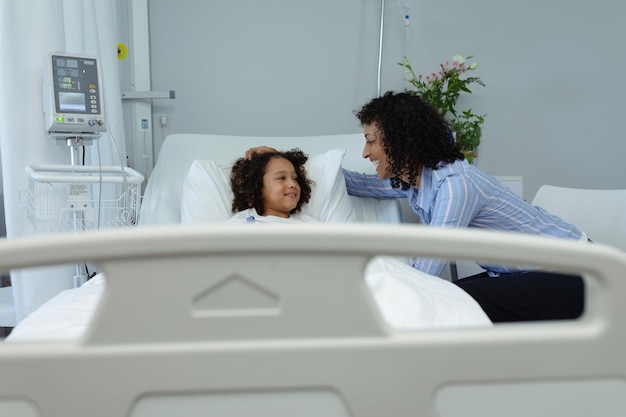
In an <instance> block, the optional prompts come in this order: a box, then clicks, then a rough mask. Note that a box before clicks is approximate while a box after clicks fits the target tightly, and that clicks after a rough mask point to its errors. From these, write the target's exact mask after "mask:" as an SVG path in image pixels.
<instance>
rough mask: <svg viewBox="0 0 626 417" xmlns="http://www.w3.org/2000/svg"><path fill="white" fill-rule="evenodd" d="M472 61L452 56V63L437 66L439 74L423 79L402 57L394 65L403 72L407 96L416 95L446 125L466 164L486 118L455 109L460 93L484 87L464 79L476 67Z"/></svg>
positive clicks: (472, 155)
mask: <svg viewBox="0 0 626 417" xmlns="http://www.w3.org/2000/svg"><path fill="white" fill-rule="evenodd" d="M472 58H473V55H469V56H467V57H464V56H463V55H455V56H454V57H452V63H450V62H449V61H446V63H445V64H441V65H440V67H441V70H440V71H438V72H433V73H432V74H430V75H427V76H422V75H416V74H415V72H414V71H413V68H411V64H410V63H409V61H408V59H407V58H406V57H404V60H403V61H402V62H398V65H400V66H402V67H404V68H405V71H406V81H408V82H409V84H411V86H412V88H413V89H409V90H408V92H409V93H413V94H419V95H420V96H421V97H422V98H423V99H424V100H426V101H427V102H429V103H430V104H432V105H433V106H434V107H435V108H437V109H438V110H439V111H440V112H441V114H442V115H443V116H444V117H445V118H446V119H447V120H448V121H449V122H450V127H451V129H452V132H453V135H454V137H455V140H456V142H457V143H458V145H459V147H460V148H461V151H462V152H463V154H464V155H465V156H466V158H467V159H468V161H469V162H470V163H471V162H473V161H474V158H476V155H477V154H476V148H478V145H479V144H480V137H481V134H482V125H483V123H484V121H485V117H486V115H485V114H483V115H478V114H475V113H473V112H472V109H471V108H470V109H467V110H461V109H459V108H458V107H457V101H458V99H459V97H460V96H461V93H471V92H472V90H470V86H471V85H472V84H478V85H481V86H483V87H484V86H485V84H484V83H483V82H482V81H481V79H480V78H478V77H468V76H467V73H468V72H469V71H474V70H475V69H476V68H478V63H476V62H472V63H469V60H471V59H472Z"/></svg>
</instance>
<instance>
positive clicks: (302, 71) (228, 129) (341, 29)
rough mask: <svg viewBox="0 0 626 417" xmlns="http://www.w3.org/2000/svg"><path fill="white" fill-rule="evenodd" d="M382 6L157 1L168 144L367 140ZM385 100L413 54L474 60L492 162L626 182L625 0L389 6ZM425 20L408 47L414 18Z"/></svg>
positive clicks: (418, 61) (542, 176)
mask: <svg viewBox="0 0 626 417" xmlns="http://www.w3.org/2000/svg"><path fill="white" fill-rule="evenodd" d="M380 3H381V2H380V0H342V1H335V0H317V1H315V2H311V1H296V0H268V1H263V2H259V1H257V0H239V1H236V2H226V1H219V2H218V1H209V2H198V1H195V0H179V1H176V2H174V1H170V0H149V12H150V13H149V18H150V32H151V34H150V39H151V50H150V53H151V58H152V87H153V90H155V91H162V90H175V91H176V99H175V100H166V101H155V102H154V119H153V120H154V121H155V143H156V147H157V150H158V148H159V147H160V143H161V141H162V136H163V134H164V131H162V130H159V126H158V118H159V116H160V115H166V116H168V126H167V133H180V132H190V133H191V132H202V133H224V134H238V135H268V136H269V135H277V136H286V135H300V134H301V135H310V134H332V133H348V132H356V131H360V128H359V126H358V122H357V120H356V118H355V117H354V115H353V111H354V110H355V109H357V108H359V107H360V106H361V105H362V104H364V103H365V102H366V101H367V100H369V99H370V98H371V97H373V96H375V95H376V92H377V79H376V74H377V59H378V30H379V17H380V15H379V13H380ZM385 12H386V20H385V38H384V39H385V42H384V54H383V68H382V91H383V92H384V91H386V90H390V89H394V90H399V89H402V88H404V87H405V83H404V82H403V80H402V78H403V72H402V69H401V68H400V67H399V66H397V65H396V63H397V62H398V61H400V60H401V59H402V56H403V55H407V56H408V57H409V59H410V61H411V62H412V64H413V66H414V68H415V69H416V71H418V72H423V73H428V72H431V71H433V70H435V69H437V68H438V65H439V63H442V62H443V61H445V60H447V59H450V58H451V57H452V55H454V54H456V53H465V54H474V55H476V58H477V61H478V62H479V64H480V66H479V69H478V70H477V71H476V72H475V74H476V75H478V76H480V77H481V78H482V79H483V81H484V82H485V84H486V87H485V88H482V87H477V88H476V90H475V93H474V94H473V95H472V96H471V98H470V100H466V102H467V103H468V104H469V105H471V106H472V108H473V109H474V110H476V111H478V112H481V113H487V120H486V122H485V128H484V135H483V143H482V145H481V147H480V156H479V160H478V166H479V167H480V168H481V169H483V170H484V171H486V172H487V173H489V174H492V175H521V176H523V177H524V183H525V190H524V195H525V197H526V198H527V199H528V200H530V199H531V198H532V196H533V195H534V193H535V192H536V190H537V189H538V188H539V186H540V185H541V184H543V183H550V184H555V185H564V186H573V187H590V188H624V187H626V164H624V163H623V161H622V156H623V155H624V154H626V140H624V139H625V138H624V130H623V129H622V128H621V118H622V113H623V112H624V110H625V109H624V105H623V104H622V97H623V96H624V95H625V94H624V93H626V87H625V86H624V84H623V83H621V82H620V77H619V75H620V72H621V71H622V69H623V68H625V67H626V54H623V53H621V51H623V47H622V43H623V39H624V34H625V32H626V29H625V28H624V26H623V25H621V22H620V19H621V17H623V16H624V15H625V13H626V3H623V2H620V1H618V0H600V1H598V2H574V3H573V2H571V1H569V0H552V1H550V2H545V1H540V0H528V1H525V2H519V1H510V0H509V1H506V0H504V1H502V0H500V1H496V0H474V1H471V2H469V1H466V0H450V1H447V2H440V1H432V0H431V1H428V0H421V1H417V0H402V1H399V0H395V1H394V0H387V1H386V10H385ZM406 12H408V13H410V16H411V19H410V21H411V36H410V39H408V40H407V39H406V37H405V31H404V20H403V16H404V14H405V13H406Z"/></svg>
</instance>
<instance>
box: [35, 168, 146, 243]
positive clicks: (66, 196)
mask: <svg viewBox="0 0 626 417" xmlns="http://www.w3.org/2000/svg"><path fill="white" fill-rule="evenodd" d="M26 172H27V173H28V176H29V181H28V190H24V191H25V195H24V197H23V200H24V201H23V206H24V207H25V208H26V217H27V218H28V219H29V220H30V221H31V223H32V224H33V226H34V227H35V230H36V231H38V232H67V231H74V232H81V231H85V230H92V229H110V228H119V227H134V226H136V225H137V220H138V218H139V208H140V204H141V183H142V182H143V180H144V177H143V175H141V174H140V173H138V172H137V171H135V170H133V169H131V168H127V167H124V168H123V169H122V167H119V166H102V167H98V166H83V165H28V166H27V167H26Z"/></svg>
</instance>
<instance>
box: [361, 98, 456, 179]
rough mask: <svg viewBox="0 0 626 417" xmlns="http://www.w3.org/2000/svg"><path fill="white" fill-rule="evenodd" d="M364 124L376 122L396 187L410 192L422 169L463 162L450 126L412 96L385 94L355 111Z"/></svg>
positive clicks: (432, 108)
mask: <svg viewBox="0 0 626 417" xmlns="http://www.w3.org/2000/svg"><path fill="white" fill-rule="evenodd" d="M355 115H356V117H357V118H358V119H359V121H360V122H361V125H366V124H371V123H376V125H378V129H379V130H380V133H381V144H382V146H383V148H384V149H385V153H386V154H387V157H388V161H387V162H389V165H390V168H391V172H392V174H393V177H394V178H392V180H391V185H392V186H393V187H394V188H403V189H408V184H403V183H402V181H400V177H402V176H406V177H408V179H409V183H411V184H413V182H414V181H415V179H416V178H417V177H418V175H419V168H420V166H424V167H428V168H432V169H437V168H438V167H439V164H440V163H442V162H454V161H455V160H457V159H460V160H463V159H465V156H464V155H463V153H462V152H461V151H460V149H459V147H458V145H457V144H456V142H455V141H454V138H453V136H452V127H451V126H450V123H449V122H448V121H447V120H446V119H445V118H444V117H443V116H442V115H441V114H440V113H439V111H438V110H437V109H435V108H434V107H433V106H432V105H430V104H429V103H427V102H426V101H424V100H423V99H422V98H421V97H420V96H418V95H414V94H411V93H393V92H391V91H389V92H387V93H385V94H384V95H383V96H382V97H377V98H374V99H373V100H371V101H370V102H369V103H367V104H365V105H364V106H363V107H362V108H361V109H360V110H358V111H355Z"/></svg>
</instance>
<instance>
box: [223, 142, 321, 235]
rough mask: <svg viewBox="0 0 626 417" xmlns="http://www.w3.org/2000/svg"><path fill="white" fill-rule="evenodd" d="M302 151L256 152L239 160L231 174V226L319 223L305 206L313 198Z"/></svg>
mask: <svg viewBox="0 0 626 417" xmlns="http://www.w3.org/2000/svg"><path fill="white" fill-rule="evenodd" d="M306 161H307V156H306V155H305V154H304V153H303V152H302V151H301V150H299V149H292V150H290V151H286V152H279V151H271V152H266V153H257V154H255V155H253V156H252V157H251V158H240V159H238V160H237V161H236V162H235V164H234V165H233V168H232V170H231V174H230V186H231V189H232V191H233V194H234V198H233V205H232V211H233V213H235V215H234V216H233V217H231V219H230V220H229V223H285V222H289V223H291V222H294V221H295V222H305V223H311V222H316V221H317V219H315V218H313V217H311V216H307V215H304V214H302V213H300V212H301V210H302V206H303V205H304V204H306V203H308V202H309V199H310V198H311V183H312V181H311V180H310V179H308V178H307V175H306V170H305V168H304V163H305V162H306Z"/></svg>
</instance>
